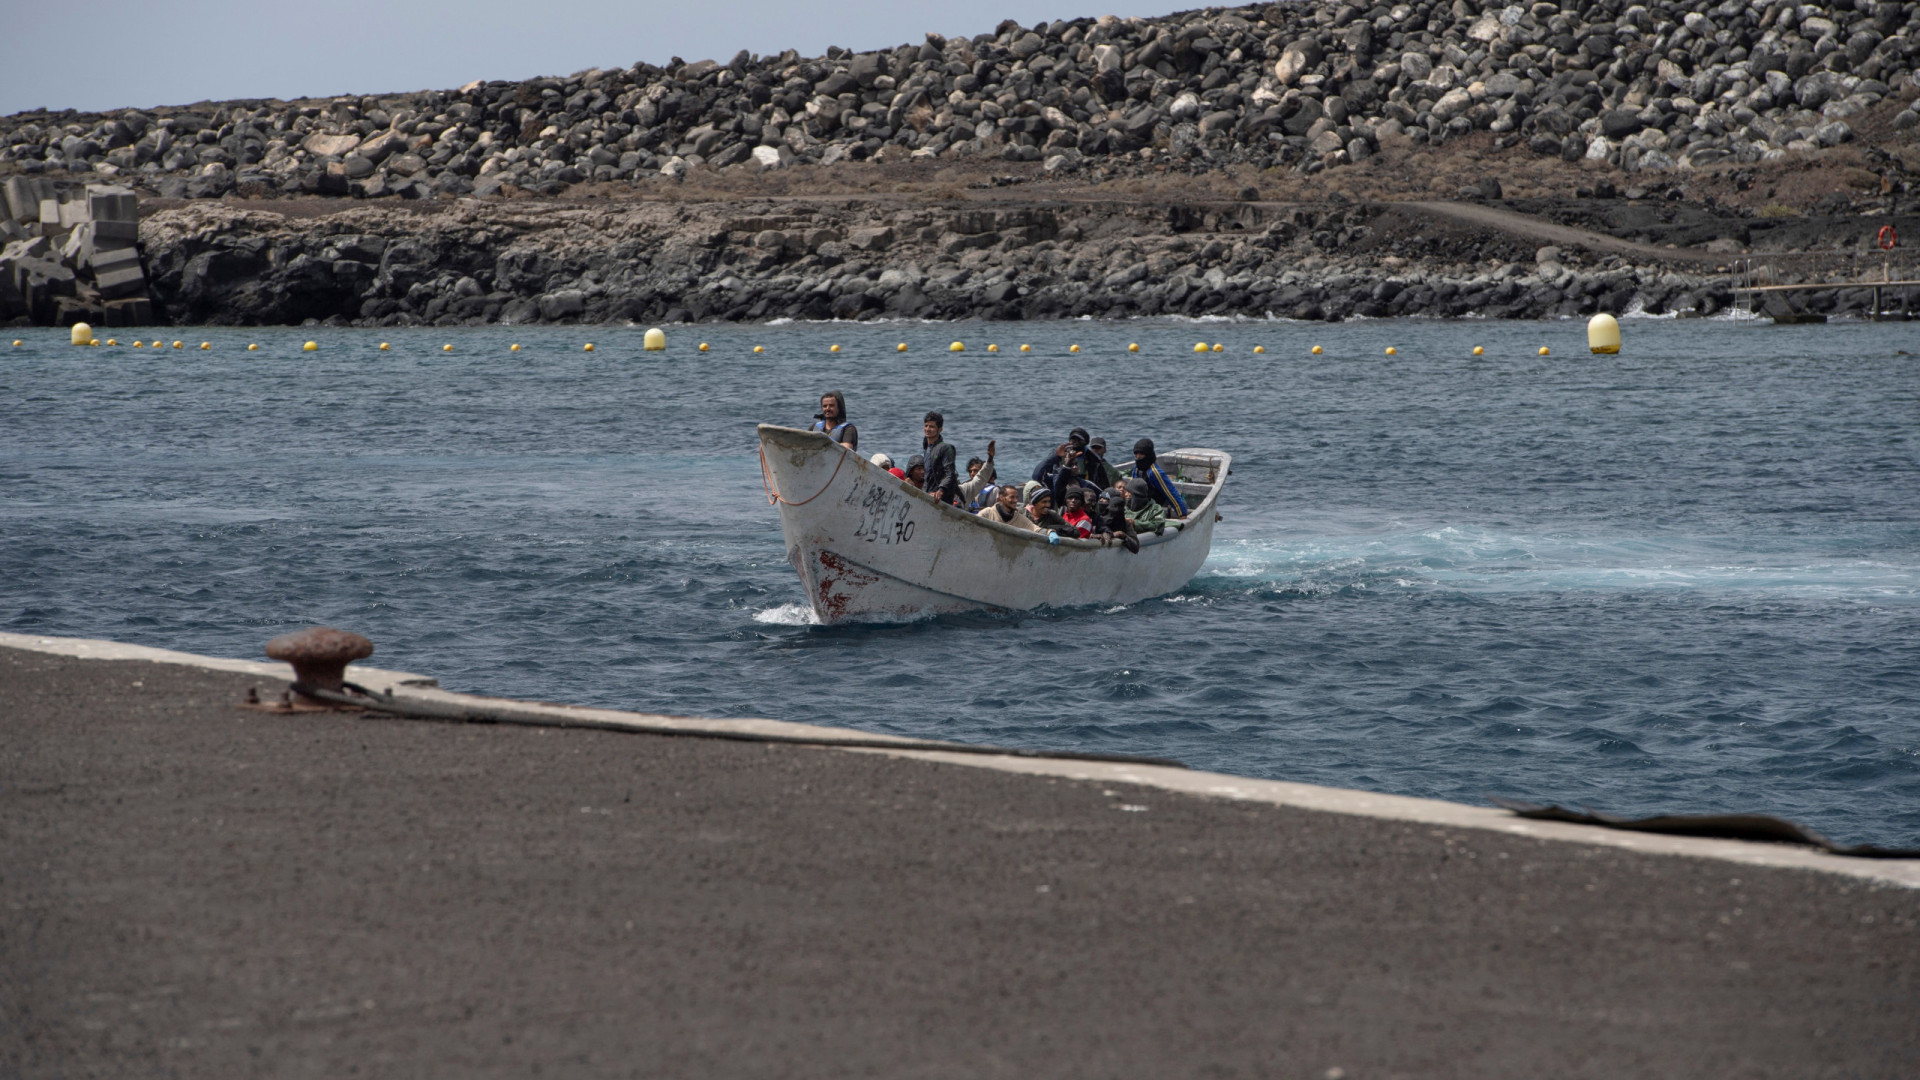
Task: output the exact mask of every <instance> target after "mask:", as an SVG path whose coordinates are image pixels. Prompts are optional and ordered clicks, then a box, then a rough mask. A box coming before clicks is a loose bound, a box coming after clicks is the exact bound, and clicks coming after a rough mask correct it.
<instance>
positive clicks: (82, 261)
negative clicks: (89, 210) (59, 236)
mask: <svg viewBox="0 0 1920 1080" xmlns="http://www.w3.org/2000/svg"><path fill="white" fill-rule="evenodd" d="M92 254H93V225H92V223H91V222H88V223H86V224H82V225H77V226H75V227H74V230H73V231H72V232H70V233H68V234H67V239H66V242H65V243H63V244H61V245H60V261H61V262H63V263H66V264H67V265H68V266H71V267H73V268H75V269H79V268H80V267H82V266H85V265H87V260H88V258H89V257H90V256H91V255H92Z"/></svg>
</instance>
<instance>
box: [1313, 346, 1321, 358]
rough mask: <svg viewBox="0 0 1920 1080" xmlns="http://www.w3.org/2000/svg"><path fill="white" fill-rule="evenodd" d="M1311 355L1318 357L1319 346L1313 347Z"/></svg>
mask: <svg viewBox="0 0 1920 1080" xmlns="http://www.w3.org/2000/svg"><path fill="white" fill-rule="evenodd" d="M1313 355H1315V356H1319V355H1320V346H1318V345H1315V346H1314V347H1313Z"/></svg>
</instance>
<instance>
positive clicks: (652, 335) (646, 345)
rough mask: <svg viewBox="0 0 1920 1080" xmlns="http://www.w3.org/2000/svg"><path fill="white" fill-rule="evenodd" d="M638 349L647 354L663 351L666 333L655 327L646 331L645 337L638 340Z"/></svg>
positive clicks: (665, 345) (665, 343) (665, 344)
mask: <svg viewBox="0 0 1920 1080" xmlns="http://www.w3.org/2000/svg"><path fill="white" fill-rule="evenodd" d="M640 347H641V348H642V349H645V350H646V351H648V352H659V351H661V350H662V349H665V348H666V347H667V332H666V331H665V330H662V329H660V328H659V327H657V326H656V327H654V328H653V329H651V330H648V331H647V336H646V337H644V338H641V339H640Z"/></svg>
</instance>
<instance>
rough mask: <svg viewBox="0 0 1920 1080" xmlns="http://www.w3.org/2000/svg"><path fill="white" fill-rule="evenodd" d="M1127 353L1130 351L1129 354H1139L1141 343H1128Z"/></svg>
mask: <svg viewBox="0 0 1920 1080" xmlns="http://www.w3.org/2000/svg"><path fill="white" fill-rule="evenodd" d="M1127 351H1128V352H1139V351H1140V343H1139V342H1137V341H1132V342H1128V343H1127Z"/></svg>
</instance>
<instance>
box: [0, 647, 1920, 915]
mask: <svg viewBox="0 0 1920 1080" xmlns="http://www.w3.org/2000/svg"><path fill="white" fill-rule="evenodd" d="M0 646H3V647H7V648H13V649H20V650H24V651H29V652H39V653H47V654H50V655H54V656H65V657H73V658H76V659H84V660H115V661H127V660H134V661H140V660H144V661H149V662H152V663H157V664H174V665H180V666H185V667H195V668H202V669H206V670H211V671H230V672H239V673H244V674H252V675H259V676H261V677H263V678H271V679H275V680H286V679H287V678H288V677H289V676H290V674H291V672H290V671H289V669H288V668H287V667H286V665H284V664H279V663H273V662H269V661H255V660H235V659H227V658H223V657H212V656H200V655H197V654H194V653H186V652H176V651H174V650H171V649H158V648H152V647H149V646H144V645H129V644H125V643H122V642H116V641H104V640H98V639H91V638H68V637H55V636H49V635H44V634H17V633H9V632H4V631H0ZM348 677H349V678H350V679H353V680H354V681H356V682H359V683H361V684H364V685H366V686H368V687H369V688H371V689H375V690H384V691H388V692H391V693H393V694H395V695H396V696H398V697H400V698H403V699H407V698H411V699H416V700H420V701H423V702H444V703H461V704H468V705H476V704H487V705H498V706H509V707H511V708H512V709H513V710H514V711H515V712H516V713H526V714H536V715H550V716H553V717H554V718H555V719H556V720H560V719H574V720H592V721H594V722H596V723H600V724H612V725H621V724H627V725H632V726H634V727H636V728H638V727H641V726H644V727H649V728H658V727H671V728H677V729H680V730H684V731H688V732H699V731H716V732H732V733H744V734H764V735H777V736H786V737H790V738H791V737H801V738H807V739H813V740H818V741H819V742H820V743H821V744H822V745H823V746H826V747H829V748H831V745H832V743H833V742H834V741H835V740H836V739H859V740H861V741H863V742H869V741H871V740H874V739H887V738H889V737H888V736H885V735H877V734H874V733H869V732H864V731H854V730H851V729H845V728H833V727H824V726H820V725H813V724H796V723H790V722H786V721H779V720H760V719H740V720H711V719H700V718H693V717H675V716H661V715H656V714H649V713H637V712H630V711H624V710H618V709H599V708H588V707H584V706H571V705H554V704H548V703H543V702H528V701H518V700H513V699H507V698H489V697H483V696H480V695H472V694H459V693H453V692H450V691H447V690H443V689H440V688H439V687H438V686H437V683H436V680H434V679H433V678H431V677H429V676H424V675H416V674H412V673H408V672H401V671H391V670H386V669H381V668H374V667H367V666H362V665H355V666H354V667H352V668H351V669H349V671H348ZM901 741H902V742H903V743H908V742H914V743H919V742H922V741H923V740H908V739H904V738H903V739H902V740H901ZM842 752H847V753H866V754H881V755H885V756H891V757H907V758H918V759H921V760H925V761H938V762H942V763H946V764H951V765H964V766H968V767H971V768H979V769H993V770H997V771H1000V772H1007V773H1022V774H1026V775H1030V776H1045V777H1057V778H1062V779H1072V780H1089V781H1105V782H1110V783H1125V784H1139V785H1143V786H1147V787H1153V788H1158V789H1161V790H1164V791H1169V792H1178V793H1183V794H1188V795H1199V796H1206V797H1211V798H1219V799H1231V800H1238V801H1243V802H1253V803H1263V804H1267V805H1272V806H1285V807H1291V808H1295V809H1300V810H1311V811H1319V812H1322V813H1329V814H1346V815H1351V816H1356V817H1368V818H1380V819H1386V820H1393V821H1402V822H1411V823H1417V824H1425V825H1433V826H1451V827H1455V828H1464V829H1477V830H1482V831H1487V832H1495V833H1503V834H1506V835H1509V836H1519V837H1527V838H1531V839H1536V840H1553V841H1561V842H1566V843H1576V844H1587V845H1593V846H1599V847H1612V848H1622V849H1626V850H1628V851H1634V852H1639V853H1642V854H1648V855H1669V856H1679V857H1687V858H1696V859H1714V860H1718V861H1721V862H1728V863H1736V864H1741V865H1747V866H1762V867H1774V868H1782V869H1801V870H1813V871H1818V872H1821V873H1828V874H1838V875H1842V876H1845V877H1851V878H1858V879H1862V880H1866V881H1872V882H1877V883H1881V884H1886V885H1895V886H1900V887H1904V888H1910V889H1920V859H1863V858H1853V857H1847V856H1841V855H1832V854H1828V853H1826V852H1822V851H1816V850H1812V849H1809V848H1801V847H1795V846H1791V845H1784V844H1767V843H1756V842H1751V841H1744V840H1717V839H1706V838H1699V837H1687V836H1666V835H1660V834H1655V833H1634V832H1623V831H1618V830H1612V829H1602V828H1596V827H1591V826H1584V825H1572V824H1566V823H1561V822H1551V821H1531V820H1527V819H1524V818H1519V817H1515V816H1514V815H1512V814H1510V813H1508V812H1507V811H1504V810H1498V809H1495V808H1492V807H1482V806H1470V805H1467V804H1464V803H1452V802H1445V801H1442V800H1438V799H1422V798H1413V797H1410V796H1404V795H1382V794H1377V793H1374V792H1367V791H1355V790H1350V789H1345V788H1332V787H1323V786H1320V785H1316V784H1301V783H1294V782H1290V781H1284V780H1259V779H1252V778H1248V777H1239V776H1230V775H1226V774H1223V773H1211V772H1203V771H1201V770H1197V769H1175V768H1165V767H1159V766H1149V765H1134V764H1121V763H1108V762H1089V761H1076V760H1071V759H1046V758H1029V757H1000V756H992V755H982V754H970V753H947V752H942V751H938V750H923V749H901V750H884V749H878V748H873V747H870V746H863V747H853V746H849V747H845V748H842Z"/></svg>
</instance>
